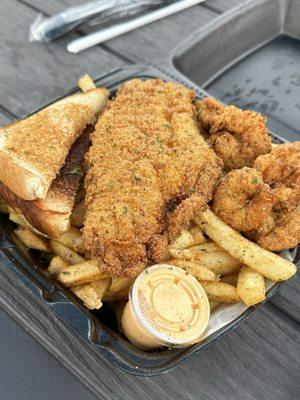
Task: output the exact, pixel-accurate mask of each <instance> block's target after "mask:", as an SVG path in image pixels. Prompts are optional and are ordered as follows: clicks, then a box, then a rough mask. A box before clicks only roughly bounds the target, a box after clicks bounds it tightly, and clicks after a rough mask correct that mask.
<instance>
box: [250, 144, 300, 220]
mask: <svg viewBox="0 0 300 400" xmlns="http://www.w3.org/2000/svg"><path fill="white" fill-rule="evenodd" d="M253 167H254V168H256V169H257V170H258V171H260V172H261V174H262V177H263V181H264V182H265V183H267V184H269V185H270V187H271V189H272V191H273V193H274V196H275V204H274V210H275V211H278V212H288V211H292V210H293V209H295V207H296V206H297V204H298V203H299V201H300V142H294V143H288V144H282V145H280V146H277V147H275V148H274V149H273V150H272V151H271V152H270V153H269V154H265V155H262V156H260V157H258V158H257V159H256V160H255V162H254V165H253Z"/></svg>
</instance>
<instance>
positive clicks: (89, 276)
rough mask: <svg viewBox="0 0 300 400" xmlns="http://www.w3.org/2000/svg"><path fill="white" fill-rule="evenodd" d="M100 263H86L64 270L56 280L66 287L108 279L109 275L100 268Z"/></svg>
mask: <svg viewBox="0 0 300 400" xmlns="http://www.w3.org/2000/svg"><path fill="white" fill-rule="evenodd" d="M98 265H99V263H98V261H95V260H91V261H84V262H81V263H79V264H75V265H70V266H68V267H66V268H62V269H61V270H60V271H59V272H58V274H57V276H56V279H57V280H58V281H59V282H61V283H62V284H63V285H65V286H77V285H83V284H86V283H90V282H93V281H96V280H99V279H103V278H107V277H108V276H107V274H106V273H103V272H101V271H100V270H99V268H98Z"/></svg>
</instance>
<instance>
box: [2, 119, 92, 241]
mask: <svg viewBox="0 0 300 400" xmlns="http://www.w3.org/2000/svg"><path fill="white" fill-rule="evenodd" d="M92 130H93V128H92V127H91V126H89V127H87V128H85V130H84V132H83V133H82V134H81V136H80V137H79V138H78V139H77V140H76V142H75V143H74V144H73V146H72V147H71V150H70V152H69V154H68V156H67V158H66V162H65V164H64V166H63V167H62V168H61V170H60V172H59V174H58V176H57V178H56V179H54V181H53V182H52V185H51V186H50V189H49V191H48V193H47V196H46V198H45V199H36V200H32V201H29V200H23V199H21V198H20V197H18V196H17V195H16V194H15V193H13V192H12V191H11V190H10V189H8V188H7V187H6V186H5V185H4V184H3V183H0V195H1V197H2V198H3V199H4V200H5V201H6V202H7V203H8V204H9V206H10V207H11V208H12V209H13V210H14V211H15V212H16V213H18V214H19V215H21V216H22V217H23V218H24V219H25V220H26V222H27V223H29V224H30V225H31V227H33V228H34V229H35V230H37V231H39V232H41V233H43V234H44V235H47V236H50V237H53V238H56V237H59V236H60V235H62V234H63V233H65V232H66V231H67V230H68V229H69V226H70V215H71V212H72V209H73V206H74V201H75V196H76V193H77V190H78V188H79V184H80V180H81V179H82V172H81V166H82V162H83V159H84V155H85V153H86V151H87V149H88V146H89V135H90V133H91V131H92Z"/></svg>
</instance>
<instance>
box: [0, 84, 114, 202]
mask: <svg viewBox="0 0 300 400" xmlns="http://www.w3.org/2000/svg"><path fill="white" fill-rule="evenodd" d="M107 99H108V91H107V90H106V89H103V88H96V89H93V90H90V91H88V92H85V93H80V94H74V95H72V96H69V97H66V98H64V99H63V100H60V101H58V102H56V103H54V104H52V105H50V106H49V107H47V108H45V109H43V110H42V111H40V112H38V113H36V114H34V115H32V116H30V117H28V118H26V119H24V120H21V121H18V122H16V123H14V124H12V125H8V126H6V127H4V128H1V129H0V181H2V182H3V183H4V184H5V186H7V187H8V188H9V189H10V190H11V191H12V192H14V193H15V194H16V195H17V196H19V197H20V198H22V199H24V200H34V199H37V198H41V199H45V198H46V196H47V193H48V190H49V188H50V186H51V184H52V181H53V180H54V179H55V178H56V176H57V174H58V172H59V170H60V168H61V166H62V164H63V163H64V161H65V158H66V156H67V154H68V153H69V150H70V148H71V146H72V144H73V143H74V142H75V140H76V139H77V138H78V137H79V136H80V135H81V133H82V132H83V130H84V128H85V127H86V126H87V125H89V124H94V123H95V122H96V118H97V115H98V114H99V113H100V112H101V110H102V109H103V108H104V107H105V105H106V103H107ZM55 190H56V189H55ZM47 197H48V200H47V201H50V199H49V196H47ZM56 201H57V200H56V196H55V204H57V203H56Z"/></svg>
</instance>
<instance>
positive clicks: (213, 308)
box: [209, 300, 220, 311]
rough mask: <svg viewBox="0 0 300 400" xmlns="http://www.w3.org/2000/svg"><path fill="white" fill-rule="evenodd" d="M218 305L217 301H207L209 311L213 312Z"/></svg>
mask: <svg viewBox="0 0 300 400" xmlns="http://www.w3.org/2000/svg"><path fill="white" fill-rule="evenodd" d="M219 304H220V303H219V302H218V301H214V300H209V307H210V311H213V310H215V309H216V308H217V307H218V305H219Z"/></svg>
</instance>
